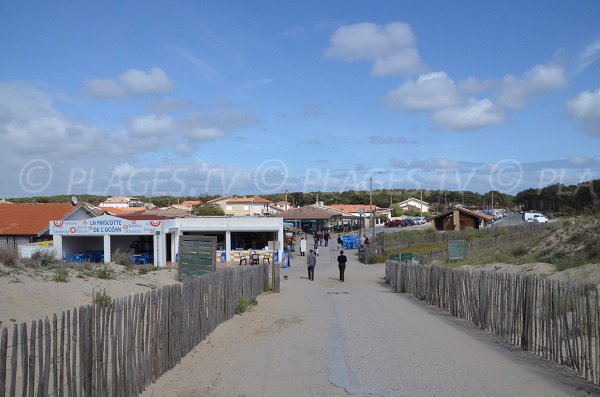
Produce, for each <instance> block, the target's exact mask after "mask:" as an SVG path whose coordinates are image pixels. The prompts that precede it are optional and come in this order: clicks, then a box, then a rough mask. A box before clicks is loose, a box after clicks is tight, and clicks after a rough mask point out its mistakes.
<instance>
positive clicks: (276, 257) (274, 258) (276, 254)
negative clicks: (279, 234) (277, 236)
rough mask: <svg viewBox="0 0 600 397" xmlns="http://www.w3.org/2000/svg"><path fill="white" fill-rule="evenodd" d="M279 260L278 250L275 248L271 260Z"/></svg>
mask: <svg viewBox="0 0 600 397" xmlns="http://www.w3.org/2000/svg"><path fill="white" fill-rule="evenodd" d="M278 261H279V250H275V254H274V255H273V262H278Z"/></svg>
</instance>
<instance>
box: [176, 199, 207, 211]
mask: <svg viewBox="0 0 600 397" xmlns="http://www.w3.org/2000/svg"><path fill="white" fill-rule="evenodd" d="M201 204H202V201H200V200H185V201H182V202H181V204H173V205H171V207H172V208H176V209H180V210H186V211H187V212H189V213H191V212H192V209H193V208H194V207H195V206H197V205H201Z"/></svg>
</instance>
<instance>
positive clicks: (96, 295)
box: [92, 289, 112, 307]
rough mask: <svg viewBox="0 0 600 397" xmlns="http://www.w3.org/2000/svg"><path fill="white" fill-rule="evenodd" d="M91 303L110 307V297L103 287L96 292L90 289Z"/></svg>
mask: <svg viewBox="0 0 600 397" xmlns="http://www.w3.org/2000/svg"><path fill="white" fill-rule="evenodd" d="M92 304H94V305H100V306H104V307H110V306H111V305H112V297H111V296H110V295H109V294H107V293H106V290H105V289H103V290H102V291H98V292H95V291H94V290H92Z"/></svg>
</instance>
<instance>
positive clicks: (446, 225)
mask: <svg viewBox="0 0 600 397" xmlns="http://www.w3.org/2000/svg"><path fill="white" fill-rule="evenodd" d="M492 219H494V218H493V217H492V216H489V215H487V214H484V213H483V212H479V211H472V210H468V209H466V208H462V207H454V208H450V209H449V210H448V211H446V212H442V213H441V214H439V215H436V216H435V217H433V218H432V220H431V225H432V226H433V228H434V229H435V230H439V231H443V230H465V229H482V228H484V227H486V226H488V225H489V224H490V223H491V222H492Z"/></svg>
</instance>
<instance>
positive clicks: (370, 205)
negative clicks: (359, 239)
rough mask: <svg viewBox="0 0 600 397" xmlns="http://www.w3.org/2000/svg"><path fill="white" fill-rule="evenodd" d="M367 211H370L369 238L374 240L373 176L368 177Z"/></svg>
mask: <svg viewBox="0 0 600 397" xmlns="http://www.w3.org/2000/svg"><path fill="white" fill-rule="evenodd" d="M369 211H371V230H372V233H371V240H375V217H374V216H373V177H371V178H370V179H369Z"/></svg>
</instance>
